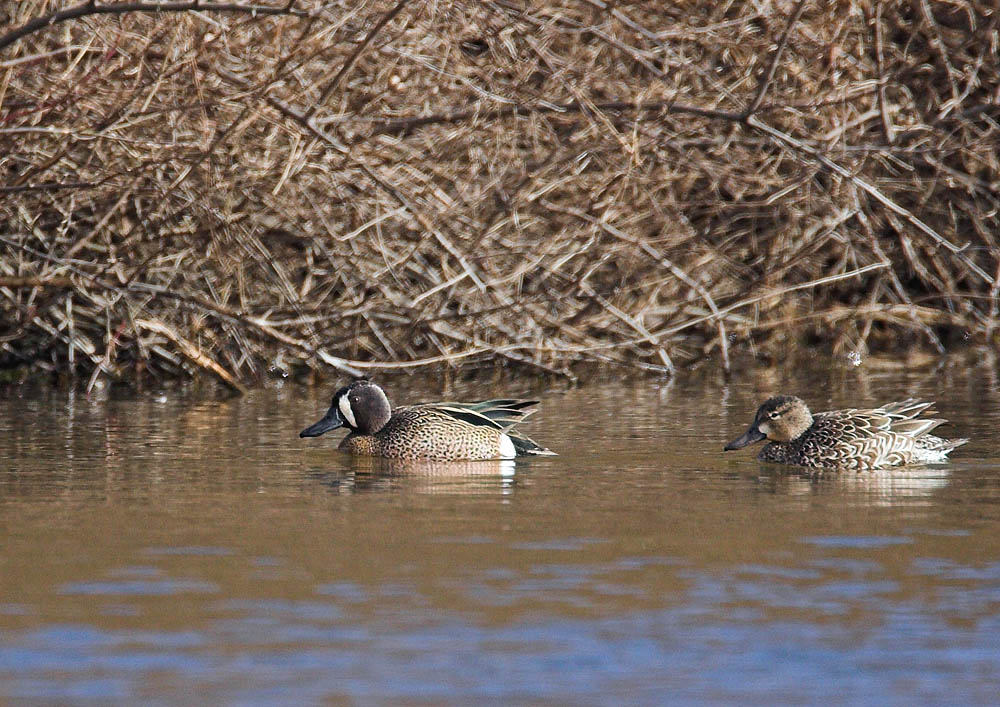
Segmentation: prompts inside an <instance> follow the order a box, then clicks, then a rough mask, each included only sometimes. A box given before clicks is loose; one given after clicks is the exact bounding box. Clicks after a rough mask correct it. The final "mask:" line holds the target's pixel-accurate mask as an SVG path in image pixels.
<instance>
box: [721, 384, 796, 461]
mask: <svg viewBox="0 0 1000 707" xmlns="http://www.w3.org/2000/svg"><path fill="white" fill-rule="evenodd" d="M812 423H813V419H812V414H811V413H810V412H809V408H808V406H807V405H806V404H805V403H804V402H803V401H802V400H801V399H799V398H796V397H794V396H792V395H779V396H776V397H773V398H770V399H768V400H766V401H765V402H764V404H763V405H761V406H760V407H759V408H758V409H757V414H756V415H755V416H754V420H753V424H752V425H750V427H749V428H748V429H747V431H746V432H744V433H743V434H742V435H741V436H739V437H737V438H736V439H734V440H733V441H732V442H730V443H729V444H727V445H726V447H725V449H726V451H729V450H731V449H742V448H743V447H745V446H747V445H748V444H753V443H754V442H759V441H761V440H762V439H769V440H771V441H773V442H789V441H791V440H793V439H795V438H797V437H799V436H801V435H802V434H803V433H804V432H805V431H806V430H808V429H809V427H810V426H811V425H812Z"/></svg>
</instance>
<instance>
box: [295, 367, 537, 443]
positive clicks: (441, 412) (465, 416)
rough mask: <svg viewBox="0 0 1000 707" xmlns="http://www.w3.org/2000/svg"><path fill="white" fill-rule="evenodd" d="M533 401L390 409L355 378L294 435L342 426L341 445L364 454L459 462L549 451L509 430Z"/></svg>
mask: <svg viewBox="0 0 1000 707" xmlns="http://www.w3.org/2000/svg"><path fill="white" fill-rule="evenodd" d="M537 403H538V401H537V400H483V401H481V402H476V403H422V404H420V405H406V406H403V407H398V408H396V409H395V410H392V409H391V408H390V406H389V399H388V398H387V397H386V395H385V392H384V391H383V390H382V389H381V388H380V387H379V386H378V385H376V384H375V383H372V382H371V381H369V380H364V379H362V380H356V381H354V382H353V383H350V384H349V385H346V386H344V387H343V388H341V389H340V390H338V391H337V392H336V394H334V396H333V402H332V403H331V404H330V409H329V410H328V411H327V413H326V415H324V416H323V419H321V420H320V421H319V422H317V423H316V424H314V425H311V426H309V427H307V428H306V429H304V430H302V432H300V433H299V437H318V436H319V435H321V434H323V433H324V432H329V431H330V430H334V429H337V428H338V427H347V429H349V430H350V434H349V435H347V437H345V438H344V440H343V441H342V442H341V443H340V449H343V450H345V451H347V452H350V453H352V454H357V455H360V456H367V457H387V458H390V459H428V460H432V461H459V460H463V461H465V460H470V461H474V460H484V459H513V458H514V457H523V456H531V455H548V454H554V452H551V451H549V450H548V449H545V448H544V447H540V446H538V445H537V444H535V443H534V442H533V441H531V440H530V439H528V438H527V437H525V436H523V435H517V434H514V433H513V432H511V428H512V427H513V426H514V425H516V424H517V423H518V422H520V421H521V420H522V419H523V418H525V417H527V416H528V415H530V414H531V413H532V412H534V410H526V409H525V408H528V407H530V406H532V405H536V404H537Z"/></svg>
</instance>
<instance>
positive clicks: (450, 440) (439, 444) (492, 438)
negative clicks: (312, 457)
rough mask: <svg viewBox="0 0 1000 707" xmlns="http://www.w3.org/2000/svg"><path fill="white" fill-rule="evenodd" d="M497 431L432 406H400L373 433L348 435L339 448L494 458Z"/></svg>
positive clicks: (397, 455)
mask: <svg viewBox="0 0 1000 707" xmlns="http://www.w3.org/2000/svg"><path fill="white" fill-rule="evenodd" d="M501 434H502V433H501V432H500V431H499V430H497V429H494V428H491V427H485V426H477V425H470V424H468V423H466V422H462V421H461V420H456V419H455V418H454V417H451V416H450V415H447V414H445V413H442V412H440V411H437V410H434V409H433V408H432V407H423V406H413V407H401V408H397V409H396V410H395V411H394V412H393V414H392V417H391V418H390V419H389V422H388V423H387V424H386V425H385V427H383V428H382V429H381V430H379V431H378V432H377V433H376V434H374V435H359V434H350V435H348V436H347V437H345V438H344V441H343V442H341V443H340V448H341V449H342V450H344V451H347V452H350V453H351V454H358V455H361V456H374V457H386V458H388V459H429V460H433V461H454V460H460V459H461V460H481V459H497V458H499V457H500V439H501V437H500V435H501Z"/></svg>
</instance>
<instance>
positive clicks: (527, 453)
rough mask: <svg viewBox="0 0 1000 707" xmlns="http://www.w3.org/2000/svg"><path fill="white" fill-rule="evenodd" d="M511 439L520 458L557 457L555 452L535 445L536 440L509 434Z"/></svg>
mask: <svg viewBox="0 0 1000 707" xmlns="http://www.w3.org/2000/svg"><path fill="white" fill-rule="evenodd" d="M507 436H508V437H509V438H510V441H511V443H512V444H513V445H514V451H515V452H516V455H517V456H519V457H554V456H557V455H556V453H555V452H553V451H552V450H551V449H546V448H545V447H542V446H540V445H538V444H536V443H535V441H534V440H532V439H530V438H528V437H523V436H521V435H513V434H511V433H509V432H508V433H507Z"/></svg>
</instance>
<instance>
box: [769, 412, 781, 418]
mask: <svg viewBox="0 0 1000 707" xmlns="http://www.w3.org/2000/svg"><path fill="white" fill-rule="evenodd" d="M767 416H768V417H770V418H771V419H772V420H777V419H778V418H779V417H781V413H780V412H778V411H777V410H772V411H771V412H769V413H767Z"/></svg>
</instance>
